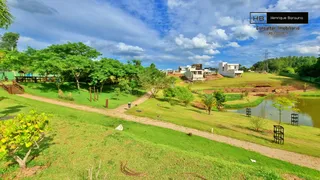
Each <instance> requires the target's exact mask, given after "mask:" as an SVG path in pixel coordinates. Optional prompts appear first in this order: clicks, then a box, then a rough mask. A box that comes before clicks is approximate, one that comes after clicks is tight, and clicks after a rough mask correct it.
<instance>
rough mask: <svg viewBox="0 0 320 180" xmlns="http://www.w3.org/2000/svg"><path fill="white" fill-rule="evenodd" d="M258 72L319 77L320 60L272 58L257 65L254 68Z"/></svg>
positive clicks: (295, 57)
mask: <svg viewBox="0 0 320 180" xmlns="http://www.w3.org/2000/svg"><path fill="white" fill-rule="evenodd" d="M251 68H252V69H253V70H256V71H263V70H265V71H268V72H271V73H289V74H298V75H300V76H309V77H319V76H320V58H318V59H317V58H316V57H314V56H300V57H298V56H288V57H280V58H272V59H268V60H264V61H259V62H257V63H255V64H254V65H253V66H252V67H251Z"/></svg>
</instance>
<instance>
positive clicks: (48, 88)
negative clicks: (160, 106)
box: [21, 83, 144, 109]
mask: <svg viewBox="0 0 320 180" xmlns="http://www.w3.org/2000/svg"><path fill="white" fill-rule="evenodd" d="M21 84H22V85H23V87H24V88H25V92H26V93H29V94H33V95H37V96H43V97H46V98H52V99H58V100H62V99H60V98H58V90H57V87H56V85H55V84H54V83H21ZM82 86H83V87H85V86H86V85H85V84H82ZM104 89H106V90H104V91H103V92H102V93H100V94H99V100H98V101H93V100H92V102H90V100H89V99H90V94H89V92H88V90H87V89H81V91H78V90H77V89H76V86H75V85H74V84H73V83H65V84H64V85H62V86H61V90H62V91H63V92H64V94H65V95H66V96H67V95H68V94H69V93H72V97H73V98H74V101H68V102H74V103H76V104H82V105H87V106H92V107H97V108H105V105H106V99H108V101H109V109H114V108H117V107H118V106H120V105H123V104H127V103H128V102H132V101H134V100H136V99H137V98H138V97H139V96H141V95H142V94H143V93H144V92H143V91H138V92H137V93H136V94H138V95H131V94H124V93H123V94H121V95H120V96H116V95H115V94H114V92H113V90H112V89H108V86H105V88H104ZM92 91H93V90H92ZM92 98H93V94H92Z"/></svg>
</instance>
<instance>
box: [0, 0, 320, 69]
mask: <svg viewBox="0 0 320 180" xmlns="http://www.w3.org/2000/svg"><path fill="white" fill-rule="evenodd" d="M7 1H8V4H9V7H10V10H11V12H12V14H13V15H14V17H15V21H14V24H13V25H12V26H11V27H10V28H9V30H8V31H13V32H18V33H20V36H21V38H20V40H19V44H18V48H19V50H24V49H25V48H26V47H27V46H31V47H34V48H37V49H41V48H45V47H46V46H48V45H51V44H58V43H65V42H68V41H70V42H79V41H81V42H83V43H85V44H87V45H90V46H92V47H94V48H96V49H97V50H99V51H100V52H102V53H103V56H105V57H112V58H116V59H119V60H121V61H124V62H125V61H126V60H131V59H140V60H142V61H143V64H144V65H148V64H150V63H151V62H154V63H155V64H156V65H157V67H159V68H161V69H167V68H172V69H176V68H177V67H178V66H179V65H188V64H192V63H202V64H204V65H205V66H216V65H217V64H218V62H220V61H227V62H231V63H240V64H242V65H246V66H251V65H252V64H253V63H255V62H257V61H260V60H262V59H263V58H264V52H265V50H268V51H269V52H270V55H269V56H270V57H279V56H288V55H306V56H307V55H317V54H318V53H319V49H320V3H319V1H318V0H272V1H269V0H259V1H256V0H255V1H253V0H228V1H226V0H67V1H66V0H7ZM267 11H269V12H272V11H275V12H277V11H280V12H281V11H285V12H288V11H293V12H294V11H305V12H309V24H308V25H299V27H300V30H299V31H296V32H291V33H289V34H288V35H286V36H283V37H272V36H267V35H265V34H263V33H261V32H258V31H257V30H256V28H255V26H254V25H251V24H249V13H250V12H267ZM296 26H297V25H296ZM3 32H4V30H1V31H0V33H1V34H2V33H3Z"/></svg>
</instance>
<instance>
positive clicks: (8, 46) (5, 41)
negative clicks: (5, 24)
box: [0, 32, 20, 51]
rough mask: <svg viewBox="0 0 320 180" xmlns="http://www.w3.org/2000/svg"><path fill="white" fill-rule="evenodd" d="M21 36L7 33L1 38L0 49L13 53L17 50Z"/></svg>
mask: <svg viewBox="0 0 320 180" xmlns="http://www.w3.org/2000/svg"><path fill="white" fill-rule="evenodd" d="M19 37H20V35H19V34H18V33H13V32H6V33H4V34H3V35H2V36H1V42H0V49H5V50H8V51H13V50H16V49H17V44H18V40H19Z"/></svg>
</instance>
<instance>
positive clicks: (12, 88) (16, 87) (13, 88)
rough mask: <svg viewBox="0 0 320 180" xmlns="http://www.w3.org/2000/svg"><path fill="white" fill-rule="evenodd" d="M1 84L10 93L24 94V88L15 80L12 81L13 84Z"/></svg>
mask: <svg viewBox="0 0 320 180" xmlns="http://www.w3.org/2000/svg"><path fill="white" fill-rule="evenodd" d="M0 86H1V87H2V88H3V89H4V90H5V91H7V92H8V93H9V94H23V93H24V88H23V87H22V86H21V85H20V84H18V83H17V82H15V81H12V85H11V84H10V85H6V84H4V83H2V82H0Z"/></svg>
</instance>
